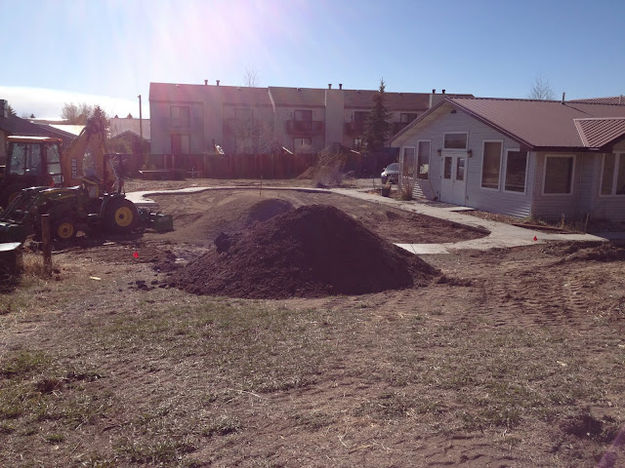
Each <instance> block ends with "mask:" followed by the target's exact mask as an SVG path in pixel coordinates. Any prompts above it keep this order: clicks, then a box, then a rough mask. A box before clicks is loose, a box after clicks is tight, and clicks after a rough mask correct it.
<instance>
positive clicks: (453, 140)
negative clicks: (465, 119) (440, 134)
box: [443, 132, 469, 150]
mask: <svg viewBox="0 0 625 468" xmlns="http://www.w3.org/2000/svg"><path fill="white" fill-rule="evenodd" d="M468 136H469V135H468V134H467V133H460V132H457V133H445V137H444V141H443V148H444V149H455V150H463V149H467V140H468Z"/></svg>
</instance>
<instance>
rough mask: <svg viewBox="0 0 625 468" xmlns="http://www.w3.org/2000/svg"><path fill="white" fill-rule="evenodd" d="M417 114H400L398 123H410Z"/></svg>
mask: <svg viewBox="0 0 625 468" xmlns="http://www.w3.org/2000/svg"><path fill="white" fill-rule="evenodd" d="M418 115H419V114H415V113H412V112H402V113H401V114H399V121H400V122H401V123H406V124H407V123H410V122H412V121H413V120H414V119H416V118H417V116H418Z"/></svg>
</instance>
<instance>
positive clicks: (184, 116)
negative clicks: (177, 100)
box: [171, 106, 191, 127]
mask: <svg viewBox="0 0 625 468" xmlns="http://www.w3.org/2000/svg"><path fill="white" fill-rule="evenodd" d="M190 122H191V110H190V109H189V106H171V125H172V127H188V126H189V124H190Z"/></svg>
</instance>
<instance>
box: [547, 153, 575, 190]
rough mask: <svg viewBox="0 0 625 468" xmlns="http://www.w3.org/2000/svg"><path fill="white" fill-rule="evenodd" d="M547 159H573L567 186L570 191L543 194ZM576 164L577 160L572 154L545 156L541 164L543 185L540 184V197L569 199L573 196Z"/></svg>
mask: <svg viewBox="0 0 625 468" xmlns="http://www.w3.org/2000/svg"><path fill="white" fill-rule="evenodd" d="M549 158H554V159H555V158H572V159H573V167H572V168H571V179H570V180H569V186H570V191H569V192H566V193H550V192H545V185H546V184H547V159H549ZM576 162H577V158H576V155H575V154H574V153H570V154H555V153H552V154H545V160H544V162H543V184H542V191H541V195H542V196H544V197H553V196H555V197H562V196H565V197H570V196H572V195H573V193H574V192H575V190H574V187H573V184H574V183H575V166H576Z"/></svg>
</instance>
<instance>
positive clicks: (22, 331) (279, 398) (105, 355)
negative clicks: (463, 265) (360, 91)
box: [0, 252, 625, 467]
mask: <svg viewBox="0 0 625 468" xmlns="http://www.w3.org/2000/svg"><path fill="white" fill-rule="evenodd" d="M515 255H520V254H519V253H518V252H517V253H515ZM471 259H473V257H471ZM449 261H450V262H451V261H452V260H449ZM453 261H454V262H456V261H458V260H457V259H453ZM471 261H473V260H471ZM550 261H553V259H551V260H550ZM493 263H495V262H493ZM85 264H86V265H87V266H86V267H84V268H85V269H84V270H80V268H79V267H80V265H79V267H75V270H76V271H74V270H70V269H68V270H64V269H62V270H61V273H60V275H61V277H62V278H68V277H71V278H72V281H71V282H70V281H58V282H57V281H49V280H46V279H42V278H36V277H33V278H32V279H30V280H28V281H27V282H26V283H25V284H24V285H22V286H20V288H18V289H17V290H16V291H14V292H13V293H12V294H10V295H7V296H0V304H3V305H4V308H5V309H4V310H8V313H6V314H4V315H0V326H1V330H2V332H1V333H2V335H0V336H1V338H2V340H3V343H6V346H5V347H4V348H2V351H1V353H2V354H0V465H2V466H19V465H20V464H28V463H31V464H35V461H37V460H39V461H41V462H42V463H43V464H45V465H55V464H58V465H67V466H93V467H95V466H98V467H107V466H110V467H113V466H129V465H131V466H138V465H147V466H188V467H190V466H202V465H204V466H205V465H206V464H214V465H216V466H234V465H238V466H255V465H268V466H272V465H294V466H295V465H297V466H304V465H315V464H326V465H340V464H341V463H343V464H351V465H358V464H363V460H367V463H369V464H371V465H385V464H395V465H397V466H405V465H406V464H407V462H406V460H414V459H419V458H418V457H419V456H420V455H423V454H424V453H426V452H427V453H439V452H441V453H442V452H443V451H442V450H441V447H442V446H443V444H445V447H449V450H447V451H446V455H445V456H450V457H451V456H452V455H449V453H452V454H453V456H454V457H455V458H450V459H448V460H438V461H439V462H440V463H441V464H443V463H444V462H449V461H451V464H454V463H455V464H459V463H461V460H462V457H463V456H465V455H466V456H471V454H472V453H473V452H471V450H474V451H476V450H483V454H482V455H481V456H482V457H484V460H485V461H488V460H490V461H492V460H499V461H500V462H501V460H502V458H501V457H514V458H511V459H510V460H511V461H510V463H509V464H512V465H514V464H515V463H516V464H517V465H519V466H527V465H543V466H592V465H593V464H595V463H596V461H597V460H596V458H597V457H598V456H600V454H601V451H602V450H603V449H604V446H605V445H606V444H609V443H610V440H611V438H612V437H613V436H614V435H615V433H616V431H617V429H618V427H619V425H620V424H621V423H622V421H625V413H624V412H623V408H622V407H621V405H620V399H621V396H622V395H623V394H624V393H625V382H623V380H622V379H621V378H620V376H621V375H623V370H624V369H623V367H624V366H625V342H623V339H622V336H623V335H622V332H623V331H624V326H625V325H624V322H623V317H625V315H623V313H622V312H623V308H622V305H623V302H622V297H621V296H620V295H619V293H618V291H620V289H619V288H618V287H616V286H617V285H620V284H621V283H618V281H620V280H619V279H618V278H619V276H618V274H620V273H619V272H620V271H621V270H619V269H618V268H619V267H618V265H611V264H609V265H608V264H606V265H601V268H602V270H601V271H602V272H606V273H605V275H606V276H605V277H606V278H611V281H612V282H614V284H615V286H614V287H613V288H611V290H610V291H609V293H607V295H612V296H614V297H612V296H610V297H608V299H607V302H605V304H604V305H602V307H601V308H600V310H598V311H595V310H594V309H592V308H591V306H584V307H585V308H584V309H583V314H584V315H582V316H581V318H579V317H578V318H576V317H565V316H563V317H560V316H556V317H553V318H552V321H551V322H549V323H545V322H532V321H531V320H530V319H528V318H527V317H519V316H517V315H515V314H516V313H515V312H509V311H508V309H507V305H508V304H507V303H505V304H504V305H503V306H500V305H499V303H497V307H495V308H491V309H489V308H488V307H486V305H487V304H486V302H487V298H485V294H486V295H488V294H490V295H494V294H495V293H494V292H490V291H487V292H486V293H485V292H484V291H483V290H482V289H480V288H479V287H477V286H471V285H469V286H463V287H456V286H453V285H449V284H441V285H433V286H431V287H430V288H423V289H420V290H404V291H392V292H387V293H383V294H373V295H366V296H360V297H340V296H337V297H332V298H327V299H311V300H293V301H250V300H239V299H226V298H216V297H197V296H190V295H187V294H185V293H183V292H181V291H178V290H170V289H160V288H156V289H154V290H151V291H148V292H141V291H130V290H128V288H127V287H125V285H127V284H128V282H129V281H130V279H136V278H137V277H141V276H140V275H143V277H144V278H146V277H147V278H149V276H148V275H150V274H152V275H153V272H151V271H150V270H149V269H147V268H146V269H145V270H140V271H139V273H137V271H136V269H133V268H128V271H125V270H124V267H123V266H122V267H117V266H116V267H115V268H113V267H110V266H108V265H106V264H105V265H104V266H103V267H101V270H100V271H98V270H95V271H93V272H92V270H91V269H92V268H93V267H92V265H91V264H90V263H88V262H85ZM583 265H584V264H583V263H582V262H578V263H576V264H575V265H574V269H572V271H574V272H575V274H577V271H578V270H579V269H580V268H583ZM137 268H138V267H137ZM563 268H564V267H563ZM611 268H612V270H610V269H611ZM85 271H87V272H88V273H86V274H85ZM483 271H485V267H484V266H483V265H478V266H475V267H474V270H473V271H472V274H474V276H475V277H477V276H479V274H483ZM610 272H612V273H610ZM92 274H95V276H98V277H100V278H102V280H101V281H97V282H95V281H92V280H89V276H90V275H92ZM593 275H594V272H593ZM610 275H613V276H610ZM478 279H479V278H478ZM478 279H476V278H473V280H474V282H475V283H477V282H478ZM509 279H510V278H509V277H506V278H505V280H506V281H508V280H509ZM566 281H567V284H568V282H569V279H566ZM538 284H540V283H538ZM599 287H600V285H597V286H596V288H595V289H593V290H592V292H593V294H595V295H596V298H599V299H601V297H603V296H601V294H603V293H600V289H598V288H599ZM597 291H599V292H597ZM586 293H587V291H585V294H586ZM566 299H567V298H566V297H563V298H562V301H565V300H566ZM502 316H503V319H502ZM539 318H541V319H543V318H544V317H542V316H541V317H539ZM574 319H575V320H574ZM569 320H570V321H569ZM581 409H583V411H582V410H581ZM415 441H418V443H415ZM450 441H453V442H450ZM462 441H469V442H462ZM471 441H473V442H471ZM470 443H473V445H471V446H470V447H468V448H467V447H465V446H463V445H462V444H470ZM452 444H453V447H452V446H451V445H452ZM476 447H477V448H476ZM484 447H486V448H484ZM537 447H538V448H537ZM545 447H546V448H545ZM454 450H456V452H454ZM550 450H551V451H550ZM528 453H531V454H532V455H531V456H532V457H534V458H531V459H530V457H529V456H528V455H527V454H528ZM467 454H468V455H467ZM473 455H475V454H474V453H473ZM24 460H26V462H24ZM320 460H321V461H323V463H322V462H320ZM506 460H507V459H506ZM435 461H436V460H435ZM448 464H449V463H448ZM485 464H486V463H485ZM492 464H494V462H493V463H492ZM501 464H503V462H501Z"/></svg>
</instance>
